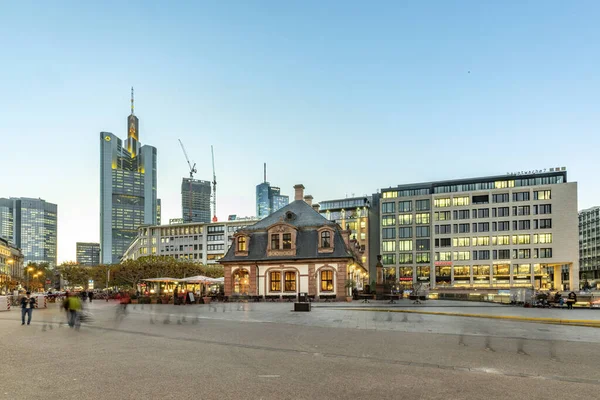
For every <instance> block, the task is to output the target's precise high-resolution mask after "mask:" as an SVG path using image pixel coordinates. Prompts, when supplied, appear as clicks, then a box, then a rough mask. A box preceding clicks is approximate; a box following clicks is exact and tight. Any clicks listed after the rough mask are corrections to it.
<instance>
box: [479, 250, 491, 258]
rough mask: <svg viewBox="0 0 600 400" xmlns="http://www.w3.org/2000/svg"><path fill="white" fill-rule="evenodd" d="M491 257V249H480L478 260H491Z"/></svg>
mask: <svg viewBox="0 0 600 400" xmlns="http://www.w3.org/2000/svg"><path fill="white" fill-rule="evenodd" d="M489 259H490V251H489V250H478V251H477V260H489Z"/></svg>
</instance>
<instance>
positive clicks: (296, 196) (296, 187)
mask: <svg viewBox="0 0 600 400" xmlns="http://www.w3.org/2000/svg"><path fill="white" fill-rule="evenodd" d="M294 190H295V191H296V193H295V194H294V200H295V201H298V200H300V201H302V198H303V197H304V185H302V184H298V185H294Z"/></svg>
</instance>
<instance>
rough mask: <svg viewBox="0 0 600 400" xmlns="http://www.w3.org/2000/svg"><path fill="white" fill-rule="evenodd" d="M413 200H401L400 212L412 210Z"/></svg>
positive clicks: (399, 204)
mask: <svg viewBox="0 0 600 400" xmlns="http://www.w3.org/2000/svg"><path fill="white" fill-rule="evenodd" d="M411 211H412V201H400V202H399V203H398V212H411Z"/></svg>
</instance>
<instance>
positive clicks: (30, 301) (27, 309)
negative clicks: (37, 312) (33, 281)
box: [21, 292, 35, 325]
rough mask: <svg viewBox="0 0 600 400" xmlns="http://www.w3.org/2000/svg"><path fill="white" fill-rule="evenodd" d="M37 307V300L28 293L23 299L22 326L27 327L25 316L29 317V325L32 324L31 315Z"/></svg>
mask: <svg viewBox="0 0 600 400" xmlns="http://www.w3.org/2000/svg"><path fill="white" fill-rule="evenodd" d="M34 307H35V298H34V297H31V292H27V293H26V294H25V296H23V297H21V325H25V315H27V325H29V324H30V323H31V314H32V313H33V308H34Z"/></svg>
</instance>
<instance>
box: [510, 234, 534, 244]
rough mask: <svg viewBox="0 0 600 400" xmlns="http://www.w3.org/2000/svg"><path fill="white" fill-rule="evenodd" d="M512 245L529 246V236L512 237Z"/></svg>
mask: <svg viewBox="0 0 600 400" xmlns="http://www.w3.org/2000/svg"><path fill="white" fill-rule="evenodd" d="M512 239H513V244H530V243H531V235H513V237H512Z"/></svg>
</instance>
